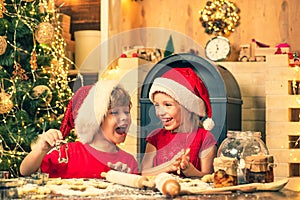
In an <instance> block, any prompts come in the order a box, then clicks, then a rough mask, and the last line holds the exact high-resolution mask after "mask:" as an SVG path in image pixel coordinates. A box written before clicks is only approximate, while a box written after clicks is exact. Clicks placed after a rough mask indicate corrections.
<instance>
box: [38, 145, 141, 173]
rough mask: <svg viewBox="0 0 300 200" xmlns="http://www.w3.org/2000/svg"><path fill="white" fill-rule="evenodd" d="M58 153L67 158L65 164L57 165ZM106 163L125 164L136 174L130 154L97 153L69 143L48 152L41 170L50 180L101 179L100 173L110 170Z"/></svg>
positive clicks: (87, 147)
mask: <svg viewBox="0 0 300 200" xmlns="http://www.w3.org/2000/svg"><path fill="white" fill-rule="evenodd" d="M66 152H67V154H66ZM59 153H61V158H66V157H68V162H67V163H59V160H58V159H59ZM107 162H111V163H113V164H114V163H116V162H122V163H125V164H127V166H128V167H129V168H130V169H131V173H137V172H138V164H137V161H136V160H135V158H134V157H133V156H132V155H131V154H129V153H127V152H125V151H123V150H121V149H119V151H118V152H116V153H107V152H103V151H98V150H96V149H94V148H93V147H91V146H89V145H88V144H82V143H81V142H70V143H68V144H67V145H66V144H64V145H62V146H61V147H60V151H58V150H56V149H53V150H52V151H50V152H49V153H48V154H47V155H46V156H45V157H44V159H43V161H42V164H41V170H42V172H43V173H49V177H50V178H58V177H61V178H101V172H108V171H109V170H110V168H109V167H108V166H107Z"/></svg>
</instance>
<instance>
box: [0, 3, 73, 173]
mask: <svg viewBox="0 0 300 200" xmlns="http://www.w3.org/2000/svg"><path fill="white" fill-rule="evenodd" d="M62 32H63V31H62V27H61V24H60V21H59V14H58V13H56V10H55V6H54V0H6V1H3V0H0V38H1V42H0V50H1V54H0V95H1V96H0V110H1V113H0V170H9V171H10V174H11V175H12V176H13V177H18V176H19V165H20V163H21V161H22V160H23V158H24V156H25V155H27V153H28V152H29V151H30V145H31V143H32V142H33V141H34V140H35V139H36V138H37V136H38V135H39V134H40V133H42V132H43V131H45V130H48V129H49V128H59V126H60V122H61V119H62V116H63V113H64V110H65V108H66V105H67V103H68V102H69V100H70V98H71V96H72V91H71V89H70V87H69V86H68V83H69V82H70V80H69V78H68V69H69V63H71V64H72V62H70V60H69V59H67V58H66V56H65V48H66V43H65V40H64V38H63V37H62ZM2 97H3V98H2Z"/></svg>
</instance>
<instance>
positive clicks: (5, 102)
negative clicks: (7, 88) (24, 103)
mask: <svg viewBox="0 0 300 200" xmlns="http://www.w3.org/2000/svg"><path fill="white" fill-rule="evenodd" d="M13 107H14V104H13V102H12V100H11V95H10V94H7V93H5V92H1V93H0V114H4V113H8V112H9V111H11V109H12V108H13Z"/></svg>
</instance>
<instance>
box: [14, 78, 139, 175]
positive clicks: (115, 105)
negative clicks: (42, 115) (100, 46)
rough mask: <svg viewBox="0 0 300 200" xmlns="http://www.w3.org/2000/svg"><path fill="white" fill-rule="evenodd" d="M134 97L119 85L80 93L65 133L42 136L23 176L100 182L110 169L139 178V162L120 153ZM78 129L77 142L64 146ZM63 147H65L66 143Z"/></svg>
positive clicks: (66, 118)
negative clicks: (97, 180)
mask: <svg viewBox="0 0 300 200" xmlns="http://www.w3.org/2000/svg"><path fill="white" fill-rule="evenodd" d="M130 108H131V100H130V95H129V94H128V92H127V91H125V89H124V88H123V87H122V86H121V85H119V84H118V82H116V81H110V80H99V81H98V82H97V83H96V84H95V85H93V86H83V87H81V88H80V89H79V90H78V91H77V92H76V93H75V94H74V96H73V97H72V99H71V100H70V102H69V104H68V107H67V109H66V112H65V116H64V119H63V121H62V125H61V129H60V130H55V129H50V130H48V131H47V132H45V133H43V134H41V135H40V136H39V138H38V140H37V142H36V144H35V145H34V147H33V149H32V151H31V152H30V153H29V154H28V155H27V156H26V157H25V158H24V160H23V161H22V163H21V166H20V172H21V174H22V175H24V176H27V175H30V174H32V173H34V172H36V171H38V169H39V168H40V169H41V171H42V172H43V173H49V176H50V177H61V178H100V177H101V172H107V171H109V170H110V169H111V168H112V169H115V170H119V171H123V172H128V173H137V172H138V164H137V161H136V160H135V158H134V157H133V156H132V155H131V154H129V153H127V152H125V151H123V150H122V149H120V148H119V147H118V146H117V144H120V143H122V142H124V140H125V138H126V134H127V132H128V129H129V126H130V124H131V115H130ZM74 126H75V131H76V134H77V135H78V137H79V141H75V142H68V143H65V142H64V140H63V139H64V137H65V136H67V135H68V134H69V132H70V130H71V129H72V128H74ZM62 142H63V143H62Z"/></svg>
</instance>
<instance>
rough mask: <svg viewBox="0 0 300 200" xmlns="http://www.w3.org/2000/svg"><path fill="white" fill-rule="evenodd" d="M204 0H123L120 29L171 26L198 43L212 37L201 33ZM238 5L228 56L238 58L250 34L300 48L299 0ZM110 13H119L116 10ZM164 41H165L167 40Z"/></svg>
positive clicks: (243, 0) (245, 0)
mask: <svg viewBox="0 0 300 200" xmlns="http://www.w3.org/2000/svg"><path fill="white" fill-rule="evenodd" d="M206 2H207V1H206V0H185V1H183V0H181V1H174V0H137V1H132V0H122V30H123V31H126V30H130V29H133V28H141V27H160V28H166V29H172V30H174V31H178V32H180V33H182V34H185V35H187V36H189V37H191V38H192V39H193V40H195V41H197V42H198V43H199V44H200V45H201V46H203V47H204V46H205V44H206V42H207V41H208V40H209V39H210V38H211V37H212V36H211V35H208V34H206V33H204V28H203V27H202V26H201V23H200V21H199V16H200V15H199V10H200V9H202V8H204V6H205V4H206ZM232 2H235V4H236V5H237V6H238V7H239V8H240V10H241V12H240V16H241V19H240V26H238V27H237V28H236V31H235V32H234V33H232V34H231V35H230V36H229V37H228V39H229V40H230V42H231V44H232V48H233V51H232V54H231V57H230V59H229V60H236V59H237V51H238V49H239V46H240V45H241V44H247V43H250V41H251V39H252V38H255V39H256V40H258V41H261V42H263V43H266V44H268V45H271V46H272V47H274V46H276V45H277V44H279V43H289V44H290V45H291V50H292V51H300V26H299V25H298V23H297V21H298V20H299V19H300V12H299V10H300V2H299V1H298V0H263V1H262V0H232ZM113 17H119V16H118V15H117V14H116V15H114V16H113ZM166 42H167V41H166Z"/></svg>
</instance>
